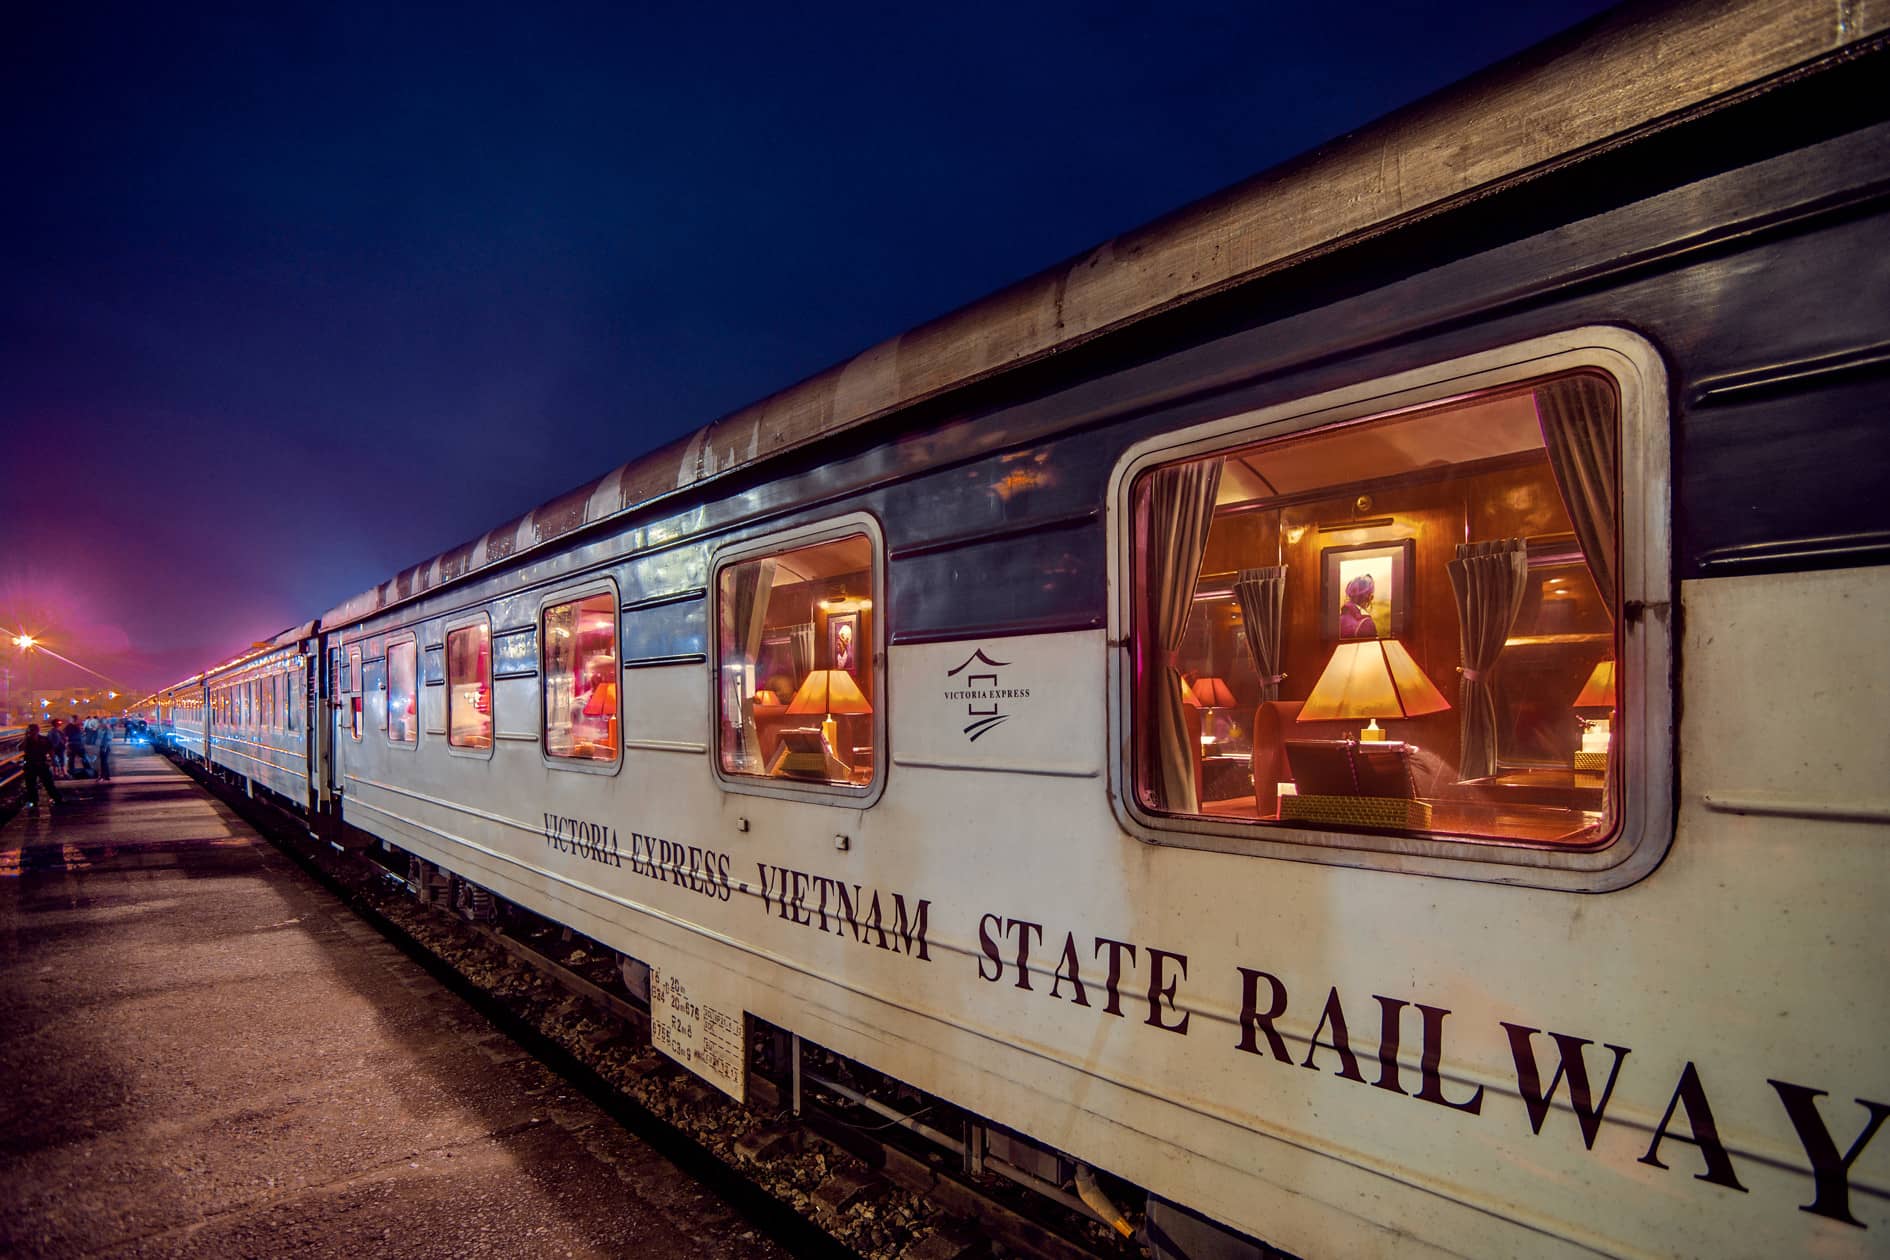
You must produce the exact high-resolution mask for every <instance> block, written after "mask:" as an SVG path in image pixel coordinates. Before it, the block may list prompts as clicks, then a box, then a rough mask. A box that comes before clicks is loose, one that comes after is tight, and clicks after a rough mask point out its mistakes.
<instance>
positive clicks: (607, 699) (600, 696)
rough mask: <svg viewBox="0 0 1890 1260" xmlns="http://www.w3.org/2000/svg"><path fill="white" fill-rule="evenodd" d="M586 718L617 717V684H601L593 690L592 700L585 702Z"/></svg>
mask: <svg viewBox="0 0 1890 1260" xmlns="http://www.w3.org/2000/svg"><path fill="white" fill-rule="evenodd" d="M584 716H585V717H616V716H617V684H616V683H613V682H601V683H598V684H597V685H596V686H595V687H593V688H591V698H590V699H589V700H586V701H585V702H584Z"/></svg>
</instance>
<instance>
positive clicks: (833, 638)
mask: <svg viewBox="0 0 1890 1260" xmlns="http://www.w3.org/2000/svg"><path fill="white" fill-rule="evenodd" d="M864 646H865V645H864V644H862V643H861V642H860V614H859V613H857V612H843V613H834V614H833V615H832V616H830V617H828V618H827V660H828V661H829V662H830V663H831V664H830V665H829V668H831V669H843V670H845V671H846V672H847V673H849V674H851V675H853V676H854V677H855V678H858V677H859V676H860V653H861V651H862V650H863V648H864Z"/></svg>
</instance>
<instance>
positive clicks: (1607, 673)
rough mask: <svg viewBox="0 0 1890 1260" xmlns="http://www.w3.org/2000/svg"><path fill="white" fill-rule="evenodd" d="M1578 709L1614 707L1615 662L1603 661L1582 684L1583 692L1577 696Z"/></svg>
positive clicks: (1575, 705) (1576, 706)
mask: <svg viewBox="0 0 1890 1260" xmlns="http://www.w3.org/2000/svg"><path fill="white" fill-rule="evenodd" d="M1574 707H1575V708H1577V709H1612V708H1613V707H1614V662H1613V661H1602V662H1601V663H1600V664H1598V665H1596V666H1595V672H1594V673H1592V674H1590V675H1588V681H1587V682H1586V683H1584V684H1582V694H1581V695H1579V696H1576V697H1575V704H1574Z"/></svg>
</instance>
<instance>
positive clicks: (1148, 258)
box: [321, 0, 1890, 626]
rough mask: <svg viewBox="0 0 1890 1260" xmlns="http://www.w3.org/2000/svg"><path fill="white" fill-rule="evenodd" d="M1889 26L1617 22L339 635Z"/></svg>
mask: <svg viewBox="0 0 1890 1260" xmlns="http://www.w3.org/2000/svg"><path fill="white" fill-rule="evenodd" d="M1886 28H1890V3H1886V2H1885V0H1862V2H1860V3H1855V4H1852V3H1844V4H1836V5H1834V4H1831V3H1829V0H1746V2H1743V3H1733V4H1727V3H1724V2H1723V0H1692V2H1688V3H1670V4H1662V5H1649V6H1636V5H1627V6H1623V7H1622V8H1620V9H1616V10H1612V11H1610V12H1608V13H1606V14H1603V15H1602V16H1600V17H1599V18H1596V19H1594V20H1592V21H1590V22H1587V23H1583V24H1582V25H1581V26H1578V27H1576V28H1575V29H1573V30H1571V31H1568V32H1564V33H1563V34H1562V35H1559V36H1557V37H1555V38H1553V39H1551V40H1549V41H1547V42H1545V43H1543V44H1540V45H1538V46H1537V47H1535V48H1534V49H1532V50H1530V51H1529V52H1527V53H1525V54H1523V55H1522V56H1520V57H1517V58H1513V59H1511V60H1510V61H1509V62H1506V63H1504V64H1502V65H1500V66H1497V67H1494V68H1492V69H1489V70H1485V71H1483V72H1481V73H1479V74H1477V75H1474V76H1472V77H1471V78H1469V79H1466V80H1464V81H1463V82H1462V83H1460V84H1458V85H1456V86H1454V87H1450V88H1446V89H1444V90H1443V91H1441V92H1438V93H1436V94H1434V95H1432V96H1430V97H1427V98H1425V99H1423V100H1420V101H1418V102H1416V103H1414V104H1412V105H1409V106H1406V107H1405V108H1403V109H1400V110H1398V111H1396V112H1394V113H1392V114H1390V115H1388V116H1386V117H1385V118H1383V119H1381V120H1379V121H1378V122H1375V123H1373V124H1371V125H1369V126H1367V127H1364V128H1362V129H1360V130H1359V131H1356V132H1353V133H1351V134H1349V135H1346V136H1344V137H1342V138H1340V139H1338V140H1335V141H1332V142H1331V143H1328V144H1326V145H1323V146H1321V147H1319V148H1317V149H1315V150H1313V151H1311V152H1309V153H1307V154H1305V155H1303V156H1301V157H1298V158H1295V159H1293V160H1291V161H1288V162H1286V163H1285V164H1283V165H1281V166H1278V167H1275V168H1273V169H1272V170H1269V171H1267V172H1265V173H1263V174H1260V175H1257V176H1254V177H1253V178H1250V179H1248V180H1245V181H1243V182H1241V183H1239V184H1236V185H1235V186H1233V187H1232V188H1229V189H1227V190H1225V191H1223V192H1220V193H1217V194H1215V195H1213V196H1210V197H1208V198H1206V199H1204V200H1201V201H1198V202H1196V203H1194V204H1192V205H1190V206H1187V207H1185V208H1183V209H1181V210H1179V211H1176V212H1174V213H1172V214H1169V215H1167V216H1165V217H1163V218H1161V219H1158V220H1156V221H1155V222H1153V223H1151V224H1149V225H1147V226H1145V227H1142V228H1138V229H1136V230H1134V231H1131V232H1129V233H1127V234H1125V235H1123V236H1119V237H1116V238H1114V239H1112V240H1108V241H1105V242H1103V243H1102V244H1101V245H1098V246H1096V247H1095V248H1094V249H1091V250H1089V251H1087V252H1085V253H1083V254H1081V255H1079V256H1078V257H1076V258H1073V259H1070V260H1068V261H1066V262H1064V263H1061V264H1059V265H1057V266H1054V267H1051V268H1049V269H1047V270H1045V271H1042V272H1039V273H1038V274H1036V275H1034V276H1031V277H1029V278H1027V279H1024V280H1022V281H1019V282H1017V283H1015V284H1013V285H1010V286H1009V287H1007V288H1005V289H1002V290H1000V291H998V292H997V293H994V294H992V295H991V296H989V297H986V298H984V299H982V300H980V301H977V302H973V303H972V304H970V305H969V306H965V307H962V308H960V309H959V310H956V311H953V312H952V313H950V314H947V315H944V316H941V317H940V318H938V319H935V320H932V321H931V322H929V323H926V324H922V325H920V326H919V327H918V328H915V329H913V330H912V331H910V332H907V333H904V334H902V335H900V336H897V337H894V338H893V339H891V340H890V341H886V342H882V343H880V344H879V345H876V346H873V347H872V348H871V349H868V350H865V351H863V352H861V353H860V354H857V355H855V356H853V357H852V358H850V359H848V360H846V361H844V362H842V363H839V364H836V365H835V366H833V367H831V368H828V369H827V370H826V371H824V372H821V373H819V374H817V375H815V376H811V377H809V378H808V379H806V380H804V381H802V382H800V383H799V384H797V385H793V386H790V387H788V388H787V389H784V390H782V391H780V392H779V393H776V394H773V395H770V396H769V397H767V398H764V399H762V400H761V401H759V402H757V403H754V404H752V405H750V406H748V407H744V408H742V409H740V410H738V411H735V412H732V413H731V414H729V415H727V416H724V417H722V418H721V419H719V420H716V421H714V422H713V423H711V424H709V425H707V426H705V427H704V428H702V429H699V430H697V431H696V432H695V433H693V434H691V435H689V436H688V437H686V438H682V439H680V440H678V441H675V442H672V443H670V444H669V445H667V446H663V447H660V448H658V449H656V450H654V451H651V452H649V453H648V454H645V455H642V456H640V457H638V458H636V459H633V460H631V461H630V462H629V463H626V464H623V465H622V466H620V467H618V468H615V469H613V470H612V471H610V472H608V473H606V474H604V475H603V476H602V477H598V478H596V479H595V480H592V481H590V482H587V483H586V484H584V485H582V486H579V487H577V488H576V489H574V490H572V491H570V492H569V493H567V494H564V495H562V496H560V497H558V498H556V499H553V500H552V501H550V502H549V503H546V504H543V505H542V506H540V507H538V508H537V509H535V510H534V511H531V512H527V513H526V514H525V515H523V516H521V517H518V518H516V519H514V520H512V521H509V522H507V523H506V524H504V525H501V526H499V527H498V528H496V529H492V530H489V531H488V532H486V533H485V534H484V535H482V536H481V537H479V538H476V539H473V540H472V541H470V542H467V543H464V544H462V545H460V546H458V547H455V548H454V549H452V550H451V551H448V552H445V553H443V554H441V555H438V556H435V557H434V558H432V559H431V560H428V561H425V562H423V563H421V564H417V565H414V566H413V567H411V568H409V569H405V570H403V571H402V572H400V573H399V574H397V575H395V576H394V577H393V578H390V579H389V580H388V581H386V582H383V583H382V584H380V585H379V586H376V587H374V588H373V589H371V590H368V591H364V592H362V593H361V594H360V595H357V596H355V597H354V598H352V599H349V600H347V601H345V602H344V603H342V604H340V605H338V606H337V607H335V608H334V609H331V610H330V611H329V612H327V613H326V614H324V615H323V617H322V618H321V623H322V624H323V625H331V626H332V625H343V624H346V623H348V622H353V621H358V620H360V619H362V618H364V617H367V616H370V615H372V614H374V613H376V612H378V611H380V610H382V609H384V608H388V607H391V606H393V605H396V604H399V603H403V602H405V601H406V600H409V599H412V598H414V597H416V596H418V595H421V594H423V593H425V592H427V591H430V590H435V589H438V588H439V587H441V586H444V585H446V584H448V583H451V582H454V581H457V580H458V579H460V578H463V577H465V576H467V575H468V574H471V573H474V572H477V571H479V570H482V569H485V568H488V567H490V566H493V565H496V564H500V563H503V562H505V561H508V560H511V559H513V558H514V557H517V556H520V555H522V554H524V553H527V552H530V551H533V550H536V549H538V548H541V547H544V546H546V545H547V544H550V543H551V542H553V541H554V540H556V539H558V538H560V537H562V536H564V535H566V534H569V533H571V532H572V531H574V530H577V529H581V528H584V527H586V526H590V525H594V524H597V523H598V522H601V521H606V520H609V519H611V518H613V517H618V516H623V515H626V514H628V513H631V512H634V511H637V510H639V509H642V508H645V507H648V506H650V505H653V504H657V503H659V502H661V501H662V500H664V499H667V498H671V497H673V496H676V495H678V494H682V493H684V492H687V491H690V490H692V489H696V488H698V487H701V486H703V485H705V484H707V483H710V482H713V481H715V480H717V479H720V478H723V477H726V476H728V475H729V474H731V473H733V472H735V471H737V470H740V469H745V468H750V467H752V466H754V465H756V464H759V463H761V462H763V461H765V460H769V459H772V458H775V457H777V456H781V455H784V454H786V453H788V452H792V451H796V450H799V449H801V448H804V447H806V446H808V445H810V444H811V443H814V442H818V441H820V440H821V439H824V438H827V437H829V436H831V435H834V434H837V433H841V432H844V431H846V430H849V429H853V428H857V427H859V426H861V425H865V424H869V423H872V422H873V421H875V420H878V419H881V418H883V417H886V416H888V415H891V414H893V413H895V412H898V411H901V410H903V409H905V408H908V407H911V406H913V405H915V404H918V403H922V402H927V401H930V400H933V399H936V398H939V397H941V396H943V395H945V394H948V393H950V392H952V391H954V390H958V389H961V388H963V387H965V386H968V385H971V384H973V383H976V382H979V381H983V380H986V379H988V378H990V377H993V376H996V375H998V374H999V373H1003V372H1006V371H1010V370H1012V369H1015V368H1018V367H1021V366H1023V365H1025V364H1029V363H1033V362H1036V361H1039V360H1042V359H1045V358H1047V357H1049V356H1051V355H1055V354H1057V353H1059V352H1062V351H1066V350H1069V349H1071V348H1073V347H1076V346H1079V345H1082V344H1083V343H1085V342H1088V341H1091V340H1093V339H1094V338H1096V337H1099V336H1102V335H1103V334H1105V333H1110V332H1114V331H1117V330H1119V329H1122V328H1125V327H1127V326H1129V325H1130V324H1133V323H1136V322H1137V321H1140V320H1145V319H1148V318H1150V317H1151V316H1155V315H1159V314H1163V313H1165V312H1168V311H1172V310H1174V309H1176V308H1178V307H1181V306H1183V305H1185V304H1187V303H1190V302H1194V301H1197V300H1200V299H1202V298H1206V297H1209V296H1212V295H1214V294H1217V293H1220V292H1224V291H1226V290H1228V289H1231V288H1234V287H1236V286H1238V285H1241V284H1244V283H1247V282H1249V281H1251V280H1254V279H1257V278H1259V277H1261V276H1264V275H1267V274H1269V273H1272V272H1276V271H1279V270H1282V269H1284V268H1286V267H1290V266H1293V265H1296V264H1298V263H1301V262H1305V261H1308V260H1310V259H1313V258H1316V257H1319V256H1320V255H1323V254H1326V253H1330V252H1332V251H1334V250H1336V249H1339V248H1341V247H1343V246H1345V245H1348V244H1351V243H1355V242H1358V241H1362V240H1365V239H1368V238H1370V237H1373V236H1376V235H1378V234H1381V233H1384V232H1387V231H1390V230H1392V229H1394V228H1397V227H1400V226H1402V225H1405V224H1408V223H1411V222H1414V221H1416V220H1419V219H1423V218H1426V217H1429V216H1432V215H1436V214H1439V213H1442V212H1444V211H1447V210H1450V209H1453V208H1455V207H1458V206H1461V205H1465V204H1468V203H1469V202H1471V201H1474V200H1476V199H1479V198H1481V197H1485V196H1488V195H1489V194H1491V193H1494V192H1497V191H1500V190H1503V189H1507V188H1511V187H1515V186H1518V185H1521V184H1524V183H1526V182H1528V181H1531V180H1534V179H1537V178H1540V177H1541V176H1543V175H1546V174H1548V173H1550V172H1553V171H1556V170H1558V169H1562V168H1565V167H1567V166H1569V165H1571V164H1573V163H1575V162H1578V161H1581V160H1584V159H1586V158H1589V157H1592V156H1595V155H1597V154H1600V153H1604V152H1607V151H1609V150H1610V149H1613V148H1616V147H1618V146H1620V145H1623V144H1625V143H1628V142H1630V141H1633V140H1637V139H1640V138H1642V137H1645V136H1647V135H1651V134H1653V133H1655V132H1658V131H1661V130H1664V129H1666V128H1668V127H1671V126H1674V125H1676V124H1678V123H1680V122H1683V121H1686V120H1688V119H1690V118H1694V117H1698V116H1700V115H1701V114H1703V113H1707V112H1710V111H1712V110H1714V109H1717V108H1720V107H1722V106H1725V105H1728V104H1731V103H1734V102H1736V101H1738V100H1741V99H1744V98H1746V97H1748V96H1750V95H1752V94H1754V93H1755V92H1758V91H1762V90H1764V89H1765V88H1767V87H1769V86H1772V85H1774V84H1778V83H1782V82H1786V81H1789V80H1790V79H1792V78H1794V77H1796V76H1797V75H1799V74H1802V73H1803V72H1805V71H1807V70H1808V69H1810V68H1812V67H1814V66H1816V65H1818V64H1820V63H1823V62H1827V61H1831V60H1834V59H1838V58H1842V57H1844V56H1845V55H1847V54H1848V53H1850V52H1852V51H1853V50H1855V49H1857V48H1858V47H1859V46H1861V45H1863V44H1865V43H1867V42H1871V41H1874V40H1876V39H1878V38H1879V37H1880V36H1882V35H1883V34H1884V32H1885V30H1886Z"/></svg>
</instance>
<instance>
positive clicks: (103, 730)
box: [98, 718, 112, 783]
mask: <svg viewBox="0 0 1890 1260" xmlns="http://www.w3.org/2000/svg"><path fill="white" fill-rule="evenodd" d="M98 777H99V782H101V783H110V782H111V781H112V720H111V719H110V718H100V719H99V722H98Z"/></svg>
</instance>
